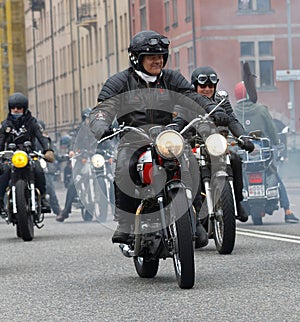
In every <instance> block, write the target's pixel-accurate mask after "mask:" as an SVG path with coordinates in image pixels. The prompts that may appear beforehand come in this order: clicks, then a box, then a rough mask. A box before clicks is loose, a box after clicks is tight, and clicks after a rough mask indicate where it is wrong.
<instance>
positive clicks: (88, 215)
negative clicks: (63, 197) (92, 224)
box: [81, 208, 93, 221]
mask: <svg viewBox="0 0 300 322" xmlns="http://www.w3.org/2000/svg"><path fill="white" fill-rule="evenodd" d="M81 216H82V219H83V220H84V221H92V220H93V215H92V214H91V213H90V212H89V211H88V210H86V209H84V208H81Z"/></svg>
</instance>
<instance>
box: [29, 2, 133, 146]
mask: <svg viewBox="0 0 300 322" xmlns="http://www.w3.org/2000/svg"><path fill="white" fill-rule="evenodd" d="M25 30H26V51H27V68H28V73H27V74H28V95H29V102H30V109H31V110H32V111H33V113H34V114H35V116H36V117H37V118H39V119H42V120H45V122H46V124H47V130H48V132H49V133H50V134H51V135H52V136H54V137H55V140H57V139H59V137H60V136H61V135H64V134H65V132H68V131H69V130H71V129H73V128H75V127H77V126H78V124H79V123H80V122H81V111H82V110H84V109H85V108H87V107H92V106H94V105H95V104H96V102H97V96H98V93H99V90H100V88H101V87H102V85H103V83H104V82H105V80H106V79H107V78H108V77H109V76H110V75H112V74H114V73H116V71H117V70H119V69H123V68H125V67H127V66H128V56H127V46H128V40H129V38H130V36H129V17H128V3H127V1H116V0H101V1H100V0H98V1H94V0H90V1H88V0H35V1H34V0H33V1H32V2H30V1H26V2H25Z"/></svg>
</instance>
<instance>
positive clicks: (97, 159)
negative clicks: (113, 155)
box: [92, 154, 105, 168]
mask: <svg viewBox="0 0 300 322" xmlns="http://www.w3.org/2000/svg"><path fill="white" fill-rule="evenodd" d="M104 163H105V159H104V157H103V155H101V154H94V155H93V156H92V164H93V166H94V167H95V168H102V167H103V166H104Z"/></svg>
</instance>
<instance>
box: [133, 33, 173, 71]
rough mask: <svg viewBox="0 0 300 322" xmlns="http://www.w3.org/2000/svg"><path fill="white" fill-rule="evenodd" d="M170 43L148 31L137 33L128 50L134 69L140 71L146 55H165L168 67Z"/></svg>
mask: <svg viewBox="0 0 300 322" xmlns="http://www.w3.org/2000/svg"><path fill="white" fill-rule="evenodd" d="M169 45H170V41H169V39H168V38H167V37H165V36H163V35H160V34H159V33H157V32H155V31H152V30H148V31H141V32H139V33H137V34H136V35H135V36H134V37H133V38H132V40H131V42H130V46H129V48H128V53H129V59H130V62H131V64H132V65H133V67H134V68H135V69H137V70H140V67H141V64H142V57H143V56H144V55H163V59H164V64H163V66H165V65H166V63H167V59H168V55H169Z"/></svg>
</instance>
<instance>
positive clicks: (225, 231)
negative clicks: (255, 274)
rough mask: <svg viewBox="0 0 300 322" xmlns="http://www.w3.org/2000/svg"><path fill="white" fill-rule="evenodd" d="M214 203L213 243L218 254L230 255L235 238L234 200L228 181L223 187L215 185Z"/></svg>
mask: <svg viewBox="0 0 300 322" xmlns="http://www.w3.org/2000/svg"><path fill="white" fill-rule="evenodd" d="M213 198H214V199H213V201H214V212H215V218H214V226H213V227H214V234H213V236H214V241H215V245H216V248H217V250H218V252H219V253H220V254H231V252H232V250H233V248H234V244H235V236H236V219H235V213H234V200H233V195H232V190H231V186H230V183H229V181H227V180H226V182H225V185H224V186H223V185H216V186H215V187H214V192H213Z"/></svg>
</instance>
